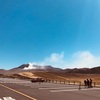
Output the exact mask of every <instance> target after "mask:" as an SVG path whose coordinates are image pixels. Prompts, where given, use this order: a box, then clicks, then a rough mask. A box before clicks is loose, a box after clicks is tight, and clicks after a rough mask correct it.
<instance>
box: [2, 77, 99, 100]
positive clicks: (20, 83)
mask: <svg viewBox="0 0 100 100" xmlns="http://www.w3.org/2000/svg"><path fill="white" fill-rule="evenodd" d="M0 84H1V85H0V90H3V91H4V94H5V92H7V94H5V95H4V94H3V95H1V94H2V93H0V96H1V100H19V98H21V99H20V100H66V99H68V100H77V99H80V98H81V100H84V99H85V100H99V99H100V95H99V93H100V88H86V87H84V86H81V88H79V85H68V84H59V83H47V82H43V83H40V82H37V83H31V81H29V80H19V79H9V78H5V79H3V78H1V79H0ZM3 91H2V92H3ZM16 91H17V92H16ZM8 94H9V95H8ZM4 97H5V98H6V99H4ZM8 97H10V99H7V98H8Z"/></svg>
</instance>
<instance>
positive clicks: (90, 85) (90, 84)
mask: <svg viewBox="0 0 100 100" xmlns="http://www.w3.org/2000/svg"><path fill="white" fill-rule="evenodd" d="M89 87H90V88H92V79H90V82H89Z"/></svg>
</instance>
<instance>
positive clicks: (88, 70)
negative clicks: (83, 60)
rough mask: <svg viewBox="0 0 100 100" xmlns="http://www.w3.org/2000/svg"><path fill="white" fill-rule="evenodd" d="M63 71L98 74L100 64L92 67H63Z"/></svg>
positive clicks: (99, 72)
mask: <svg viewBox="0 0 100 100" xmlns="http://www.w3.org/2000/svg"><path fill="white" fill-rule="evenodd" d="M64 72H65V73H79V74H100V66H98V67H94V68H74V69H65V70H64Z"/></svg>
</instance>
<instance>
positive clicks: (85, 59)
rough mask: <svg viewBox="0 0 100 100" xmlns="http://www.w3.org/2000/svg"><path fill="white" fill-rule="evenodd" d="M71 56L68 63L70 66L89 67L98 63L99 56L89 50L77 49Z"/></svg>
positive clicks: (99, 63) (99, 61)
mask: <svg viewBox="0 0 100 100" xmlns="http://www.w3.org/2000/svg"><path fill="white" fill-rule="evenodd" d="M72 58H73V60H72V61H71V63H69V64H68V66H69V67H72V68H73V67H74V68H83V67H84V68H85V67H88V68H91V67H96V66H99V65H100V56H98V57H97V56H94V55H93V54H92V53H90V52H89V51H78V52H76V53H74V54H73V56H72Z"/></svg>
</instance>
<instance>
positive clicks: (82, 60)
mask: <svg viewBox="0 0 100 100" xmlns="http://www.w3.org/2000/svg"><path fill="white" fill-rule="evenodd" d="M35 64H37V65H41V66H45V65H51V66H53V67H59V68H63V69H65V68H91V67H96V66H99V65H100V56H95V55H93V54H92V53H91V52H89V51H78V52H75V53H73V54H72V55H71V58H70V61H69V58H67V59H65V53H64V52H61V53H60V54H58V53H52V54H51V55H50V56H49V57H46V58H44V60H43V61H41V62H36V63H35Z"/></svg>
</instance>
